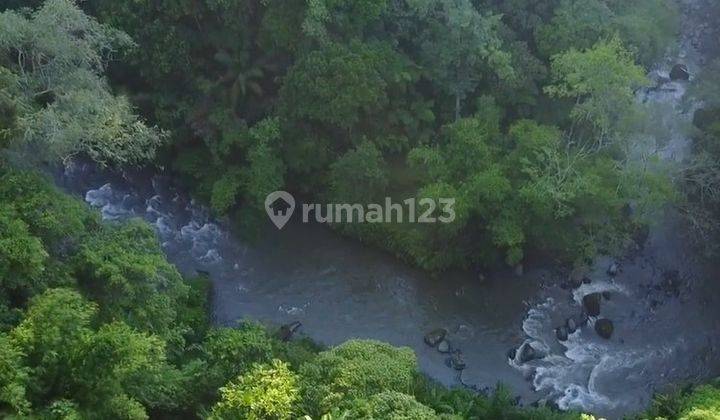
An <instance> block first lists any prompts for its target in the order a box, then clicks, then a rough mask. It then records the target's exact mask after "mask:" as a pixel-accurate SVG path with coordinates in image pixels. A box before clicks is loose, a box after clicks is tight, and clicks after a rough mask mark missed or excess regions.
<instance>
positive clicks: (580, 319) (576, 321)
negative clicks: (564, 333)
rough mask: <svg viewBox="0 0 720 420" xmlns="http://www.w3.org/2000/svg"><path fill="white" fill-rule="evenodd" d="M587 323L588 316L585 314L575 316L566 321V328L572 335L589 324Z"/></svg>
mask: <svg viewBox="0 0 720 420" xmlns="http://www.w3.org/2000/svg"><path fill="white" fill-rule="evenodd" d="M587 321H588V320H587V316H586V315H584V314H581V315H574V316H571V317H570V318H568V319H567V320H565V327H567V330H568V332H569V333H570V334H572V333H574V332H575V331H577V330H579V329H580V328H582V327H583V326H584V325H585V324H587Z"/></svg>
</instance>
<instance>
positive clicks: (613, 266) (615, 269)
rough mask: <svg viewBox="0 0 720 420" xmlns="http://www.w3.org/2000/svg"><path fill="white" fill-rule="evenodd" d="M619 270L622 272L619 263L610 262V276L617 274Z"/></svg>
mask: <svg viewBox="0 0 720 420" xmlns="http://www.w3.org/2000/svg"><path fill="white" fill-rule="evenodd" d="M618 272H620V266H618V264H617V263H615V262H614V263H612V264H610V267H608V270H607V273H608V275H609V276H610V277H615V276H617V274H618Z"/></svg>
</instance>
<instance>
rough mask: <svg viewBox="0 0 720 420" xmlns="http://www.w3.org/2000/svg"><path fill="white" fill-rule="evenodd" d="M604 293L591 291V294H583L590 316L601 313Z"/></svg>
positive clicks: (586, 310) (586, 309) (584, 304)
mask: <svg viewBox="0 0 720 420" xmlns="http://www.w3.org/2000/svg"><path fill="white" fill-rule="evenodd" d="M601 299H602V295H601V294H600V293H590V294H589V295H585V296H583V299H582V301H583V308H585V312H586V313H587V314H588V315H589V316H598V315H600V301H601Z"/></svg>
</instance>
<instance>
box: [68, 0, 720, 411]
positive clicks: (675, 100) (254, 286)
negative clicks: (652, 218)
mask: <svg viewBox="0 0 720 420" xmlns="http://www.w3.org/2000/svg"><path fill="white" fill-rule="evenodd" d="M683 3H684V4H685V6H686V7H685V14H684V15H685V19H686V22H685V25H687V24H688V23H690V24H693V23H697V22H695V21H694V19H699V16H701V15H702V13H701V11H700V10H699V9H698V8H697V7H696V6H695V8H693V7H691V6H693V5H694V4H695V3H697V2H693V1H686V2H683ZM677 51H678V53H677V54H674V55H670V56H669V57H668V59H667V60H666V61H665V62H663V63H659V64H658V66H657V67H656V68H655V69H654V70H653V73H652V74H651V77H652V78H654V79H656V80H659V79H661V78H662V77H665V76H667V74H668V72H669V69H670V67H671V66H672V64H673V63H676V62H678V61H682V62H684V63H686V64H687V65H688V67H689V68H690V70H691V72H693V73H694V72H696V71H697V70H698V68H699V67H700V66H701V65H702V64H703V62H702V56H701V54H699V53H698V51H697V49H696V48H695V46H694V45H693V40H692V39H691V38H690V37H689V36H683V37H682V38H681V39H680V40H679V47H678V48H677ZM685 89H686V85H685V84H684V83H682V82H679V83H676V82H666V83H663V84H662V86H661V88H660V89H655V90H648V91H644V92H641V93H640V94H639V95H638V100H639V101H641V102H644V103H646V104H649V106H650V107H652V108H653V109H655V112H653V113H652V117H651V118H652V119H651V120H649V123H648V124H647V126H648V127H650V128H651V129H650V128H649V129H648V131H647V132H646V133H644V134H645V136H643V141H642V143H643V144H647V140H648V138H650V140H651V143H652V145H653V147H654V148H655V151H654V152H653V153H656V154H658V155H659V156H661V157H663V158H664V159H666V160H668V161H682V159H684V157H685V156H686V154H687V149H688V145H689V140H688V135H687V134H685V133H686V130H685V129H686V127H687V125H688V122H689V121H690V119H691V116H692V112H691V111H692V106H690V107H688V106H687V104H688V102H689V101H687V98H685ZM690 102H691V101H690ZM638 143H640V140H638ZM643 147H645V146H643ZM643 150H647V149H639V151H643ZM58 182H59V183H60V184H61V185H62V186H63V187H65V188H66V189H67V190H69V191H71V192H73V193H76V194H79V195H81V196H82V197H83V198H85V200H86V201H87V202H88V203H90V204H91V205H92V206H94V207H97V208H99V209H101V211H102V214H103V217H104V218H105V219H106V220H122V219H126V218H129V217H141V218H144V219H145V220H147V221H148V222H150V223H152V224H154V225H155V227H156V229H157V232H158V235H159V238H160V240H161V242H162V246H163V249H164V250H165V252H166V253H167V255H168V258H169V260H170V261H172V262H173V263H174V264H176V265H177V266H178V268H179V269H180V270H181V271H182V272H184V273H186V274H194V273H195V272H196V270H201V271H205V272H207V273H209V275H210V278H211V280H212V284H213V296H212V311H213V318H214V321H215V322H216V323H217V324H219V325H229V326H232V325H234V324H235V323H236V322H237V321H238V320H240V319H242V318H244V317H247V318H251V319H257V320H261V321H264V322H269V323H273V324H282V323H287V322H291V321H300V322H302V324H303V327H302V329H301V331H302V332H303V333H304V334H307V335H308V336H310V337H311V338H313V339H315V340H317V341H319V342H322V343H324V344H328V345H333V344H338V343H340V342H343V341H345V340H347V339H350V338H375V339H379V340H383V341H387V342H390V343H392V344H395V345H403V346H409V347H411V348H413V349H414V350H415V352H416V354H417V356H418V360H419V363H420V366H421V368H422V370H423V371H424V372H426V373H427V374H428V375H429V376H431V377H433V378H435V379H437V380H439V381H441V382H443V383H445V384H447V385H458V377H457V372H456V371H455V370H454V369H452V368H450V367H448V365H447V360H446V359H447V356H446V355H443V354H440V353H439V352H438V351H436V350H435V349H433V348H430V347H428V346H426V345H425V344H424V343H423V335H424V333H426V332H427V331H429V330H432V329H435V328H445V329H447V330H448V331H449V335H448V339H449V340H450V341H451V342H452V343H453V345H454V346H455V347H457V348H460V349H461V350H462V352H463V354H464V358H465V360H466V362H467V369H466V370H465V371H464V372H463V375H462V379H463V381H464V382H465V383H468V384H473V385H476V386H477V387H479V388H483V387H492V386H494V385H495V384H496V383H498V382H502V383H504V384H506V385H507V386H509V387H510V389H511V390H512V391H513V392H514V393H515V394H517V395H518V396H520V397H521V400H522V402H524V403H531V402H534V401H537V400H539V399H550V400H553V401H556V402H557V403H558V405H559V406H560V407H561V408H563V409H578V410H585V411H589V412H594V413H597V414H600V415H602V416H605V417H607V418H610V419H613V418H620V417H621V416H623V415H625V414H628V413H634V412H637V411H639V410H642V409H644V408H646V407H647V406H648V404H649V403H650V399H651V397H652V394H653V393H654V392H656V391H665V390H668V389H672V388H671V385H672V384H682V383H685V382H688V381H690V382H699V381H703V380H706V379H708V378H710V377H713V376H717V375H719V374H720V352H719V349H720V342H719V341H720V287H719V285H718V283H717V282H716V281H715V279H716V278H717V273H716V272H715V271H713V270H711V268H709V267H706V265H705V264H704V263H703V262H702V261H701V260H700V259H699V258H697V257H696V256H695V255H694V253H693V251H692V249H693V248H692V245H691V241H690V239H691V238H689V237H688V236H689V235H688V229H686V227H685V225H684V224H683V221H682V219H681V218H680V217H678V216H677V215H676V214H675V212H674V211H673V209H668V211H667V212H666V214H665V215H663V216H661V217H660V218H659V219H658V220H659V221H658V222H657V223H655V224H653V225H652V226H651V228H650V233H649V235H648V238H647V240H646V241H645V242H644V243H642V244H639V247H638V248H639V249H638V250H637V251H635V252H633V253H632V255H629V256H626V257H624V258H621V259H619V260H618V263H619V268H620V270H619V272H618V273H617V275H615V276H610V275H608V273H607V269H608V267H609V266H610V265H611V264H612V263H613V262H614V260H612V259H610V258H609V257H606V258H598V259H597V261H596V263H595V265H594V267H593V268H592V270H591V272H590V273H589V274H588V278H589V280H590V283H589V284H583V285H582V286H580V287H579V288H576V289H574V290H570V289H568V288H567V287H563V286H564V283H566V280H567V278H566V276H562V275H560V274H559V270H556V269H555V268H554V267H552V266H551V265H548V266H547V267H543V266H542V264H536V265H535V266H534V267H530V268H529V269H527V270H525V273H523V274H522V275H516V274H515V273H513V272H512V271H510V270H508V271H503V272H496V273H492V274H490V275H488V276H487V278H485V279H482V280H481V279H479V277H478V275H477V274H476V273H468V272H451V273H445V274H443V275H441V276H439V277H436V278H433V277H431V276H429V275H427V274H425V273H423V272H420V271H418V270H415V269H412V268H411V267H408V266H406V265H404V264H402V263H401V262H398V261H397V260H395V259H393V258H392V257H390V256H388V255H386V254H385V253H383V252H380V251H377V250H374V249H370V248H368V247H365V246H363V245H361V244H358V243H356V242H355V241H352V240H349V239H345V238H342V237H339V236H338V235H336V234H335V233H333V232H332V231H330V230H328V229H327V228H325V227H322V226H317V225H303V224H299V223H290V224H289V225H288V226H287V227H286V228H285V229H284V230H282V231H278V230H276V229H274V228H272V227H268V228H267V229H266V230H264V231H263V232H261V235H260V239H259V240H258V241H257V242H254V243H253V244H247V243H244V242H243V241H242V240H240V239H238V236H237V235H234V234H233V232H232V229H230V228H229V227H228V226H227V225H226V224H224V223H221V222H218V221H215V220H213V219H212V218H211V217H210V216H209V214H208V212H207V211H206V210H205V209H204V208H203V207H202V206H200V205H197V204H196V203H194V202H193V201H192V200H191V199H190V198H189V196H188V195H187V194H186V193H185V192H184V191H183V189H182V188H181V187H179V186H177V185H175V184H174V183H173V182H172V180H171V179H169V178H168V177H167V176H164V175H162V174H156V173H152V172H147V171H139V172H133V171H126V172H123V173H107V172H102V171H98V170H96V169H95V168H94V167H93V166H92V165H89V164H83V163H79V162H76V163H74V164H72V165H70V166H68V167H67V168H66V169H65V172H64V174H63V176H61V177H59V179H58ZM593 292H606V293H605V298H603V300H602V302H601V314H600V317H602V318H608V319H611V320H612V321H613V323H614V327H615V329H614V333H613V335H612V338H611V339H609V340H605V339H602V338H600V337H599V336H598V335H597V334H596V333H595V330H594V328H593V324H594V322H595V321H596V318H593V317H591V318H590V320H589V324H588V325H587V326H585V327H583V328H580V329H579V330H578V331H577V332H575V333H573V334H570V336H569V339H568V340H567V341H565V342H559V341H558V340H557V338H556V335H555V328H557V327H559V326H561V325H563V324H564V323H565V320H566V318H568V317H570V316H573V315H578V314H580V313H581V311H582V303H581V302H582V297H583V296H584V295H586V294H589V293H593ZM523 343H526V344H531V345H533V346H534V347H535V348H536V349H537V350H540V351H542V352H543V353H544V354H545V357H543V358H542V359H538V360H533V361H530V362H527V363H520V361H519V356H518V357H516V359H517V360H516V359H512V360H511V359H509V358H508V356H507V353H508V350H509V349H512V348H517V347H518V346H520V345H523Z"/></svg>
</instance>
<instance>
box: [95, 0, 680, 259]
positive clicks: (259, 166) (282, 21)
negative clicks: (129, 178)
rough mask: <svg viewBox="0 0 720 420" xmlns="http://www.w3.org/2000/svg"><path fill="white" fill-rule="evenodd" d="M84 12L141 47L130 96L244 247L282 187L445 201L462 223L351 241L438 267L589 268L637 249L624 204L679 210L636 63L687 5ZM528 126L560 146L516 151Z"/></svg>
mask: <svg viewBox="0 0 720 420" xmlns="http://www.w3.org/2000/svg"><path fill="white" fill-rule="evenodd" d="M84 7H85V8H86V9H87V10H88V11H89V12H90V13H91V14H93V15H95V16H97V17H98V19H99V20H100V21H101V22H103V23H105V24H109V25H111V26H112V27H115V28H119V29H122V30H123V31H125V32H126V33H128V34H129V35H130V37H131V38H132V39H134V40H135V41H136V42H137V43H138V44H139V48H136V49H133V50H131V51H130V52H129V53H128V54H127V55H126V56H125V59H124V60H123V62H122V63H116V64H115V65H114V66H113V68H112V71H111V75H112V80H113V81H114V82H115V83H117V84H118V85H119V86H123V88H125V89H127V90H128V91H130V92H132V93H133V94H134V98H135V99H136V101H137V103H138V104H139V105H140V106H141V108H142V109H143V110H144V111H145V113H146V114H147V116H148V118H151V119H152V120H153V121H155V122H156V123H158V124H159V125H160V126H161V127H164V128H167V129H171V130H172V133H173V135H172V141H171V144H170V145H169V146H168V147H167V148H166V149H165V150H166V153H164V154H163V160H164V161H165V162H167V164H168V166H170V167H172V168H173V169H174V170H175V171H176V172H177V173H178V174H180V175H182V176H183V177H184V178H185V179H186V181H187V183H188V184H189V185H191V186H192V187H193V188H194V190H195V193H196V195H197V196H199V197H203V198H205V199H206V200H207V201H208V202H209V203H210V204H211V205H212V207H213V208H214V210H215V211H216V212H217V213H218V214H228V215H231V216H232V217H233V219H234V220H238V221H239V223H241V224H242V225H243V231H244V232H251V231H252V230H253V228H257V226H258V223H260V222H261V221H262V219H261V212H262V202H263V199H264V197H265V196H266V195H267V194H268V193H269V192H271V191H274V190H279V189H285V190H289V191H291V192H294V193H301V194H303V195H304V196H308V197H313V198H315V199H323V200H332V201H333V202H340V203H346V202H350V203H355V202H357V203H360V204H368V203H371V202H378V201H380V202H383V201H382V200H383V199H384V198H385V197H386V196H390V197H392V198H394V199H395V202H402V201H403V200H405V199H408V198H411V197H418V198H423V197H437V198H442V197H446V198H455V199H456V201H457V203H456V207H457V208H456V212H457V214H458V215H459V217H458V220H457V221H456V222H454V223H451V224H449V225H447V226H409V225H407V224H383V225H373V226H355V225H353V226H338V228H339V229H341V230H342V231H343V232H345V233H348V234H351V235H353V236H355V237H358V238H360V239H361V240H364V241H367V242H372V243H374V244H376V245H380V246H382V247H384V248H387V249H389V250H391V251H393V252H394V253H395V254H397V255H398V256H400V257H402V258H405V259H407V260H408V261H410V262H412V263H413V264H415V265H418V266H421V267H423V268H425V269H429V270H442V269H445V268H449V267H453V266H470V265H491V264H494V263H495V262H497V261H503V260H504V261H505V262H507V263H509V264H517V263H519V262H521V261H522V260H523V258H524V257H525V256H526V255H527V254H528V253H529V252H530V251H537V250H540V251H546V252H552V253H553V254H555V255H556V256H558V257H560V258H565V259H567V260H568V261H578V260H583V259H584V258H586V257H588V256H590V255H592V254H593V252H595V251H596V250H597V249H604V250H607V249H613V248H614V247H616V246H617V244H620V243H623V242H624V241H623V239H622V237H624V236H625V235H627V234H630V233H632V230H633V229H634V228H635V227H636V222H637V220H635V219H633V220H631V219H628V218H627V217H626V215H625V213H623V209H624V208H625V206H626V205H628V204H629V203H632V202H635V201H644V202H645V203H646V204H656V205H657V204H660V203H662V202H663V201H665V200H667V199H669V196H670V194H668V188H669V187H668V185H669V184H668V182H667V179H664V178H663V176H662V175H660V174H661V173H662V172H660V171H656V172H653V174H652V175H651V174H649V173H645V167H642V166H641V167H638V166H637V165H634V164H633V162H632V161H630V160H628V159H626V158H627V156H626V149H625V147H624V142H623V139H625V138H627V137H628V136H629V135H630V134H631V133H632V132H633V130H635V129H636V127H635V125H634V124H633V122H634V118H633V117H634V116H636V115H637V114H639V113H640V112H641V110H640V109H637V106H636V104H635V102H634V101H633V93H634V90H635V89H637V88H638V87H640V86H642V85H644V84H645V83H646V81H645V78H644V76H643V74H644V69H643V68H642V67H641V66H640V65H636V64H635V62H636V61H637V62H639V63H641V64H649V63H652V62H653V61H654V60H655V59H657V58H658V57H659V56H660V55H661V54H662V53H663V52H664V51H665V49H666V48H667V47H668V45H669V44H670V41H671V40H673V39H674V37H675V33H676V24H677V19H676V10H675V7H674V3H673V2H672V1H670V0H642V1H633V2H627V1H601V0H513V1H493V0H477V1H470V0H461V1H450V0H422V1H414V2H395V1H392V2H391V1H387V0H369V1H362V2H357V1H348V0H316V1H307V2H306V1H303V0H290V1H275V0H266V1H258V0H243V1H237V2H181V3H173V4H166V3H165V2H134V1H118V0H92V1H88V2H87V3H86V4H85V5H84ZM527 120H534V123H532V122H530V121H527ZM533 124H534V125H533ZM518 126H519V127H537V128H536V129H533V130H537V131H538V133H537V134H538V135H540V136H541V137H542V139H538V141H539V142H545V143H544V144H537V145H534V146H527V147H526V143H530V142H533V141H535V139H534V138H532V137H533V136H534V135H535V134H536V133H535V132H533V131H532V130H530V131H527V132H525V133H524V134H523V135H524V136H526V137H524V138H518V137H517V135H518V133H519V132H520V130H521V129H520V128H517V127H518ZM547 137H552V139H550V140H548V139H547ZM460 144H463V146H460ZM465 146H470V147H472V148H474V149H473V150H468V149H467V148H466V147H465ZM520 149H523V150H520ZM531 149H533V150H531ZM523 153H525V154H530V155H532V156H531V157H528V156H527V155H523ZM513 159H515V160H513ZM518 160H519V161H520V162H521V165H522V166H521V168H519V167H518ZM445 166H448V167H449V168H448V170H449V172H446V173H444V172H442V171H443V168H444V167H445ZM450 171H455V172H450ZM649 177H652V178H653V180H652V182H646V181H647V178H649ZM643 183H644V184H643ZM638 185H649V186H650V187H649V188H645V189H643V188H639V187H638ZM649 198H652V200H649ZM650 201H653V202H654V203H650ZM501 204H502V205H501ZM548 232H552V233H553V235H552V238H549V237H548V235H547V233H548ZM618 238H620V239H618Z"/></svg>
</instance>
